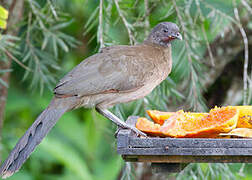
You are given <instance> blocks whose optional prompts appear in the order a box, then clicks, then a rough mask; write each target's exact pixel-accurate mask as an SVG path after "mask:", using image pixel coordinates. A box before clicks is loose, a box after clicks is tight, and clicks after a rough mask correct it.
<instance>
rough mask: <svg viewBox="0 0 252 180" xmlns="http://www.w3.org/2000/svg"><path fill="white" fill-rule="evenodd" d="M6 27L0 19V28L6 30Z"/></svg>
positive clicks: (5, 23) (4, 22)
mask: <svg viewBox="0 0 252 180" xmlns="http://www.w3.org/2000/svg"><path fill="white" fill-rule="evenodd" d="M6 27H7V22H6V21H5V20H2V19H0V28H2V29H6Z"/></svg>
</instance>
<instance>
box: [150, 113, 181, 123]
mask: <svg viewBox="0 0 252 180" xmlns="http://www.w3.org/2000/svg"><path fill="white" fill-rule="evenodd" d="M147 113H148V115H149V116H150V117H151V119H152V120H153V121H154V122H155V123H158V124H160V125H163V124H164V122H165V120H166V119H169V118H170V117H171V116H172V115H174V114H175V113H176V112H162V111H157V110H147Z"/></svg>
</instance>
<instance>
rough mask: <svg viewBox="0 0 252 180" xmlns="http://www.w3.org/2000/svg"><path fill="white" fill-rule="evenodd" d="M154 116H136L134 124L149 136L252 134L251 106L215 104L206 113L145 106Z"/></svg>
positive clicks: (241, 135) (206, 136)
mask: <svg viewBox="0 0 252 180" xmlns="http://www.w3.org/2000/svg"><path fill="white" fill-rule="evenodd" d="M147 113H148V115H149V116H150V117H151V119H152V120H153V122H152V121H150V120H148V119H147V118H145V117H140V118H138V120H137V123H136V128H137V129H139V130H140V131H143V132H145V133H146V134H148V135H150V136H159V137H175V138H219V137H223V136H224V137H234V136H235V137H250V138H252V106H227V107H221V108H218V107H215V108H214V109H211V110H210V112H209V113H191V112H184V111H183V110H179V111H177V112H161V111H157V110H148V111H147Z"/></svg>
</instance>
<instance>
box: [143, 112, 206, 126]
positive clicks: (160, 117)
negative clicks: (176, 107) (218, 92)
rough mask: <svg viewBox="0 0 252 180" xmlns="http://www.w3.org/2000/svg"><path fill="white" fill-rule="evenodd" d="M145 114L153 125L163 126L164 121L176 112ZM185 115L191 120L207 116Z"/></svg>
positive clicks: (197, 114) (204, 114)
mask: <svg viewBox="0 0 252 180" xmlns="http://www.w3.org/2000/svg"><path fill="white" fill-rule="evenodd" d="M147 113H148V115H149V116H150V117H151V119H152V120H153V121H154V122H155V123H157V124H160V125H163V124H164V122H165V120H167V119H169V118H170V117H171V116H172V115H174V114H175V113H176V112H163V111H157V110H147ZM185 113H186V114H188V116H189V117H191V118H204V117H206V116H207V115H208V114H209V113H194V112H185Z"/></svg>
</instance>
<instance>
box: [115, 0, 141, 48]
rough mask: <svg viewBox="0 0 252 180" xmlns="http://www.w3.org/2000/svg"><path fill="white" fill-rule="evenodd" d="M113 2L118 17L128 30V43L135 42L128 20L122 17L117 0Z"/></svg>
mask: <svg viewBox="0 0 252 180" xmlns="http://www.w3.org/2000/svg"><path fill="white" fill-rule="evenodd" d="M114 2H115V5H116V9H117V11H118V14H119V16H120V18H121V19H122V21H123V24H124V26H125V28H126V29H127V31H128V35H129V40H130V44H134V42H135V41H136V40H135V38H134V36H133V33H132V31H131V29H130V24H129V23H128V21H127V20H126V18H125V17H124V15H123V13H122V10H121V9H120V6H119V3H118V0H114Z"/></svg>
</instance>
